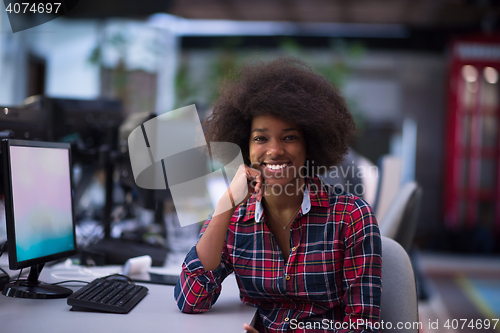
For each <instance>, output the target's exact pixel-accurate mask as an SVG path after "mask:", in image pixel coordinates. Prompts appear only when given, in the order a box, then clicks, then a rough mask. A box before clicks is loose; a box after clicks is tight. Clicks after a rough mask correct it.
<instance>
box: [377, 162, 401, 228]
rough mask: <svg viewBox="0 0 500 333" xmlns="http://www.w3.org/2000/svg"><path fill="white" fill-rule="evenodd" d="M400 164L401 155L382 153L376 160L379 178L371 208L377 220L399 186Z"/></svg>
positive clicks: (383, 215)
mask: <svg viewBox="0 0 500 333" xmlns="http://www.w3.org/2000/svg"><path fill="white" fill-rule="evenodd" d="M402 165H403V162H402V161H401V157H399V156H393V155H384V156H382V157H381V158H380V161H379V162H378V166H379V179H378V186H377V196H376V199H375V203H374V204H373V208H374V211H375V215H376V216H377V218H378V219H379V220H381V219H383V218H384V217H385V214H386V213H387V210H388V209H389V206H390V205H391V202H392V201H393V200H394V198H395V197H396V195H397V191H398V189H399V187H400V186H401V170H402Z"/></svg>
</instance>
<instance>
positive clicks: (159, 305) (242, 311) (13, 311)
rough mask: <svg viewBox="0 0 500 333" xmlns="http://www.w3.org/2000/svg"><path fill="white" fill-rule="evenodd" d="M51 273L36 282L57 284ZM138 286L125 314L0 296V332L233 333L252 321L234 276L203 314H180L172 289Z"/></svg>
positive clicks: (46, 271)
mask: <svg viewBox="0 0 500 333" xmlns="http://www.w3.org/2000/svg"><path fill="white" fill-rule="evenodd" d="M55 270H57V268H44V269H43V271H42V275H41V277H40V280H42V281H44V282H55V281H53V280H54V279H53V278H51V276H52V275H53V274H51V273H53V271H55ZM74 278H76V277H74ZM49 280H50V281H49ZM142 285H144V286H146V287H147V288H148V289H149V294H148V295H147V296H146V297H145V298H144V299H143V300H142V301H141V302H139V303H138V304H137V305H136V307H135V308H133V309H132V310H131V311H130V312H129V313H128V314H125V315H123V314H112V313H100V312H77V311H70V308H71V307H70V306H68V305H67V304H66V299H48V300H38V299H35V300H33V299H20V298H12V297H6V296H4V295H0V332H12V333H33V332H35V333H36V332H44V333H45V332H47V333H49V332H50V333H80V332H81V333H89V332H91V333H100V332H109V333H114V332H124V333H127V332H134V333H135V332H147V333H155V332H161V333H171V332H172V333H177V332H179V333H184V332H186V333H190V332H214V333H219V332H222V333H224V332H228V333H233V332H243V323H250V322H251V320H252V318H253V316H254V314H255V308H253V307H251V306H247V305H245V304H243V303H242V302H241V301H240V299H239V290H238V286H237V284H236V279H235V278H234V276H233V275H231V276H229V277H228V278H227V279H226V280H225V281H224V283H223V286H222V293H221V295H220V297H219V299H218V300H217V303H216V304H215V305H214V306H213V308H212V309H211V310H210V311H208V312H206V313H203V314H191V315H190V314H184V313H181V312H180V311H179V309H178V308H177V305H176V303H175V300H174V287H173V286H165V285H155V284H142ZM73 289H75V290H76V289H78V288H73Z"/></svg>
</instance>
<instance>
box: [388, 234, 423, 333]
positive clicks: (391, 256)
mask: <svg viewBox="0 0 500 333" xmlns="http://www.w3.org/2000/svg"><path fill="white" fill-rule="evenodd" d="M380 321H381V322H382V321H383V322H384V327H382V328H384V329H381V332H382V333H384V332H401V333H402V332H404V333H418V331H419V330H418V328H419V327H418V321H419V320H418V301H417V287H416V284H415V276H414V274H413V268H412V264H411V262H410V258H409V257H408V254H407V253H406V251H405V250H404V249H403V247H402V246H401V245H400V244H398V243H397V242H396V241H394V240H393V239H390V238H387V237H384V236H382V298H381V304H380ZM388 323H391V325H392V327H389V324H388ZM398 323H402V324H398ZM398 325H400V327H398Z"/></svg>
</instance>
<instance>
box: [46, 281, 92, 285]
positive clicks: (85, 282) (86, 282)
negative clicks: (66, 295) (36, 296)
mask: <svg viewBox="0 0 500 333" xmlns="http://www.w3.org/2000/svg"><path fill="white" fill-rule="evenodd" d="M70 282H76V283H84V284H89V283H90V282H88V281H82V280H66V281H61V282H56V283H50V284H51V285H54V286H55V285H58V284H63V283H70Z"/></svg>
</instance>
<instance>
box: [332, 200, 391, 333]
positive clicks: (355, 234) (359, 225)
mask: <svg viewBox="0 0 500 333" xmlns="http://www.w3.org/2000/svg"><path fill="white" fill-rule="evenodd" d="M344 235H345V237H344V246H345V254H344V273H343V288H344V295H343V298H342V302H343V304H344V305H345V317H344V322H348V323H356V325H354V327H355V329H354V330H352V329H348V330H340V331H339V332H353V331H355V332H377V329H375V328H378V327H379V320H380V299H381V292H382V243H381V238H380V231H379V228H378V224H377V221H376V219H375V215H374V214H373V211H372V209H371V207H370V206H369V205H368V204H367V203H366V202H365V201H363V200H362V199H356V200H355V201H354V208H353V210H352V212H351V221H350V225H348V226H347V229H346V231H345V234H344ZM375 323H377V324H375Z"/></svg>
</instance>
